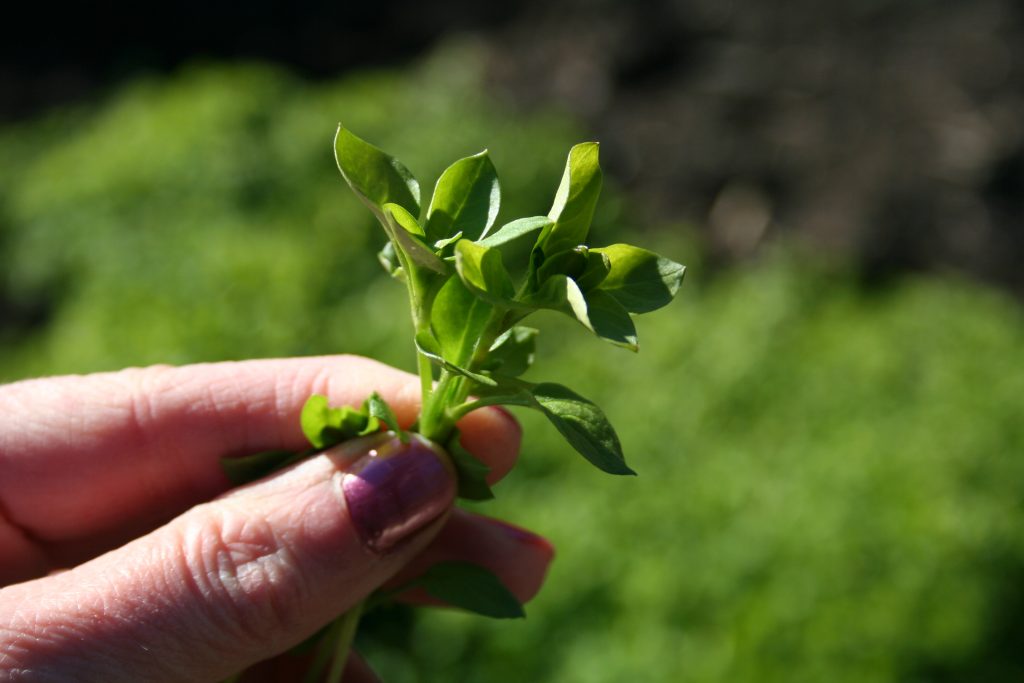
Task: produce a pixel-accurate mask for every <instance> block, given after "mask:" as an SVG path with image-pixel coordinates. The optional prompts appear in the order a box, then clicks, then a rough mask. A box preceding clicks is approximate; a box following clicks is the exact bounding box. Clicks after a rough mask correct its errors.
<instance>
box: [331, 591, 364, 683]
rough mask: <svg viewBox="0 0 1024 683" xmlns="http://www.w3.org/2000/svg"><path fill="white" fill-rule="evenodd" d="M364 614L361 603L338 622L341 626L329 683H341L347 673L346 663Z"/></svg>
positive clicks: (337, 636)
mask: <svg viewBox="0 0 1024 683" xmlns="http://www.w3.org/2000/svg"><path fill="white" fill-rule="evenodd" d="M362 614H363V603H361V602H360V603H359V604H357V605H356V606H355V607H353V608H352V609H350V610H349V611H347V612H345V614H343V615H341V618H340V619H339V620H338V621H339V622H340V625H339V628H338V632H337V635H336V636H335V638H336V640H335V645H334V657H333V658H332V659H331V669H330V671H328V672H327V683H341V676H342V674H344V673H345V663H346V662H347V661H348V655H349V652H350V651H351V650H352V641H353V639H354V638H355V636H356V629H357V628H358V627H359V618H360V617H361V616H362Z"/></svg>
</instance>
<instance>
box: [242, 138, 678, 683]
mask: <svg viewBox="0 0 1024 683" xmlns="http://www.w3.org/2000/svg"><path fill="white" fill-rule="evenodd" d="M334 152H335V158H336V159H337V163H338V168H339V169H340V171H341V175H342V176H343V177H344V179H345V181H346V182H347V183H348V185H349V187H350V188H351V189H352V190H353V191H354V192H355V194H356V196H357V197H359V199H360V200H361V201H362V202H363V203H364V204H365V205H366V206H367V207H368V208H369V210H370V211H371V212H372V213H373V215H374V216H375V217H376V218H377V220H378V222H379V223H380V225H381V227H382V228H383V230H384V233H385V235H386V236H387V242H386V244H385V246H384V248H383V249H382V250H381V251H380V253H379V255H378V257H379V260H380V262H381V264H382V265H383V266H384V268H385V270H386V271H387V272H388V273H390V274H391V276H392V277H394V278H395V279H398V280H400V281H402V282H404V283H405V285H406V287H407V289H408V294H409V303H410V308H411V313H412V322H413V328H414V345H415V349H416V358H417V368H418V371H419V375H420V386H421V392H422V403H421V409H420V415H419V418H418V420H417V421H416V423H415V425H413V427H412V428H411V429H410V430H409V431H413V432H418V433H419V434H421V435H422V436H423V437H425V438H427V439H429V440H431V441H433V442H435V443H437V444H440V445H441V446H443V447H444V449H445V451H446V452H447V453H448V455H449V457H450V459H451V462H452V464H453V467H454V469H455V471H456V474H457V478H458V493H459V496H460V497H462V498H464V499H469V500H486V499H489V498H492V497H493V493H492V492H491V489H490V487H489V486H488V484H487V480H486V477H487V474H488V471H489V470H488V467H487V466H486V465H484V464H483V463H481V462H480V461H479V460H477V459H476V458H475V457H473V456H472V455H471V454H470V453H469V452H467V451H466V450H465V449H464V448H463V447H462V445H461V444H460V441H459V430H458V428H457V427H456V423H457V422H458V420H459V419H461V418H462V417H464V416H465V415H467V414H468V413H470V412H472V411H474V410H477V409H479V408H483V407H485V406H493V405H513V406H522V407H526V408H531V409H534V410H537V411H539V412H541V413H542V414H543V415H544V416H545V417H546V418H547V419H548V420H549V421H550V422H551V424H552V425H554V427H555V428H556V429H557V430H558V432H559V433H560V434H561V435H562V436H563V437H565V439H566V441H567V442H568V443H569V444H570V445H571V446H572V447H573V448H574V449H575V450H576V451H578V452H579V453H580V454H581V455H582V456H583V457H584V458H586V460H587V461H589V462H590V463H591V464H593V465H594V466H596V467H597V468H599V469H601V470H603V471H605V472H608V473H610V474H635V473H634V472H633V470H632V469H630V468H629V466H628V465H627V464H626V460H625V457H624V456H623V453H622V446H621V444H620V442H619V438H618V436H617V435H616V433H615V430H614V429H613V428H612V425H611V423H610V422H609V421H608V418H607V417H606V416H605V414H604V413H603V412H602V411H601V409H600V408H599V407H598V406H597V405H595V404H594V403H593V402H591V401H589V400H587V399H586V398H584V397H582V396H580V395H579V394H577V393H576V392H574V391H572V390H571V389H569V388H567V387H565V386H562V385H560V384H555V383H552V382H536V383H535V382H530V381H526V380H524V379H522V375H523V374H524V373H525V372H526V371H527V370H528V369H529V368H530V367H531V365H532V364H533V361H534V356H535V349H536V343H537V337H538V334H539V332H538V330H537V329H534V328H532V327H527V326H525V325H522V324H521V323H522V321H523V320H524V319H525V318H527V317H528V316H530V315H531V314H532V313H534V312H536V311H540V310H553V311H557V312H559V313H562V314H564V315H567V316H569V317H570V318H572V319H574V320H576V321H577V322H579V323H580V324H581V325H582V326H583V327H584V328H585V329H587V330H588V331H590V332H591V333H592V334H594V335H595V336H596V337H598V338H599V339H601V340H603V341H605V342H608V343H610V344H614V345H615V346H620V347H623V348H626V349H629V350H631V351H637V350H638V348H639V342H638V340H637V332H636V327H635V326H634V324H633V319H632V314H639V313H647V312H649V311H653V310H656V309H658V308H661V307H662V306H665V305H666V304H668V303H669V302H670V301H671V300H672V298H673V297H674V296H675V294H676V292H677V291H678V290H679V287H680V285H681V284H682V280H683V275H684V273H685V271H686V269H685V267H684V266H682V265H680V264H678V263H676V262H674V261H672V260H670V259H667V258H664V257H662V256H659V255H657V254H655V253H653V252H650V251H647V250H646V249H641V248H640V247H635V246H632V245H629V244H612V245H610V246H605V247H592V246H589V245H588V244H587V240H588V235H589V232H590V225H591V221H592V219H593V216H594V211H595V208H596V206H597V201H598V197H599V196H600V193H601V184H602V173H601V167H600V163H599V147H598V144H597V143H596V142H585V143H582V144H578V145H576V146H574V147H573V148H572V149H571V150H570V151H569V158H568V160H567V162H566V165H565V171H564V173H563V175H562V180H561V183H560V184H559V186H558V189H557V190H556V192H555V195H554V201H553V202H552V206H551V210H550V211H548V214H547V215H546V216H528V217H525V218H519V219H516V220H512V221H509V222H506V223H504V224H501V225H499V224H498V223H497V217H498V212H499V208H500V206H501V188H500V184H499V182H498V174H497V171H496V169H495V168H494V164H493V163H492V162H491V159H490V155H489V154H488V152H487V151H486V150H484V151H483V152H480V153H479V154H475V155H472V156H469V157H465V158H463V159H459V160H458V161H456V162H455V163H453V164H452V165H451V166H449V167H448V168H447V169H446V170H445V171H444V172H443V173H442V174H441V176H440V178H439V179H438V181H437V184H436V185H435V187H434V191H433V194H432V196H431V199H430V203H429V205H428V206H427V208H426V210H425V211H424V210H422V209H421V194H420V185H419V182H418V181H417V180H416V178H415V176H413V174H412V173H411V172H410V171H409V169H408V168H406V167H405V166H404V165H403V164H402V163H401V162H399V161H398V160H397V159H395V158H394V157H392V156H390V155H388V154H386V153H385V152H383V151H381V150H380V149H378V148H376V147H374V146H373V145H371V144H370V143H368V142H366V141H364V140H362V139H360V138H358V137H356V136H355V135H354V134H353V133H352V132H350V131H349V130H348V129H346V128H345V127H344V126H340V125H339V127H338V131H337V135H336V136H335V141H334ZM301 424H302V429H303V433H304V434H305V435H306V438H307V439H308V440H309V442H310V448H309V449H307V450H305V451H302V452H300V453H291V452H286V451H271V452H267V453H259V454H256V455H253V456H249V457H246V458H236V459H232V460H227V461H225V462H224V467H225V471H226V472H227V474H228V476H229V477H230V478H231V480H232V482H234V483H236V484H238V483H244V482H246V481H252V480H254V479H257V478H260V477H262V476H265V475H266V474H269V473H270V472H273V471H274V470H276V469H280V468H281V467H285V466H287V465H290V464H292V463H294V462H297V461H298V460H301V459H302V458H304V457H308V456H309V455H312V454H314V453H317V452H319V451H320V450H322V449H325V448H328V447H330V446H333V445H336V444H338V443H341V442H343V441H346V440H349V439H353V438H357V437H360V436H366V435H369V434H373V433H375V432H377V431H380V430H381V429H384V428H386V429H389V430H391V431H393V432H395V433H396V435H397V436H398V437H399V438H401V439H402V440H403V441H405V440H407V439H408V438H409V435H408V433H407V432H405V431H403V430H401V429H400V428H399V425H398V423H397V421H396V420H395V416H394V414H393V412H392V411H391V409H390V407H388V405H387V403H386V402H384V400H383V399H382V398H381V397H380V396H379V395H377V394H376V393H374V394H372V395H371V396H370V397H369V398H368V399H367V400H366V401H365V402H364V403H363V405H362V406H361V407H360V408H359V409H356V408H353V407H349V406H345V407H340V408H332V407H330V406H329V405H328V402H327V399H326V398H325V397H323V396H313V397H311V398H310V399H309V401H308V402H307V403H306V405H305V407H304V408H303V410H302V415H301ZM413 586H416V587H419V588H420V589H423V590H426V591H427V592H428V593H430V594H431V595H433V596H434V597H435V598H438V599H441V600H444V601H445V602H447V603H449V604H452V605H454V606H457V607H462V608H464V609H468V610H470V611H474V612H477V613H479V614H483V615H486V616H491V617H499V618H508V617H517V616H522V615H523V612H522V608H521V606H520V605H519V603H518V602H517V601H516V599H515V597H514V596H513V595H511V593H509V592H508V590H507V589H506V588H505V587H504V586H503V585H502V584H501V582H500V581H498V579H497V578H496V577H494V576H493V575H492V574H491V573H490V572H489V571H487V570H485V569H483V568H481V567H477V566H476V565H467V564H466V563H453V562H449V563H442V564H439V565H436V566H434V567H433V568H431V569H430V570H428V571H427V572H426V573H425V574H424V575H422V576H420V577H419V578H418V579H416V580H415V581H414V582H413V583H412V584H410V585H408V586H404V587H401V588H399V589H396V590H394V591H391V592H390V593H386V594H381V593H378V594H377V595H375V596H374V597H373V598H371V600H370V601H369V602H368V603H367V605H365V607H370V606H373V605H375V604H378V603H380V602H382V601H386V600H388V599H391V598H393V597H394V596H395V595H397V594H398V593H400V592H402V591H403V590H405V589H407V588H410V587H413ZM363 607H364V606H360V607H359V608H358V609H356V610H353V611H352V612H350V613H348V614H346V615H343V616H342V617H340V618H339V620H338V621H336V622H335V624H334V625H333V626H331V627H329V628H327V629H325V631H324V633H325V634H326V635H324V636H322V637H321V638H320V644H319V645H318V646H317V651H318V655H317V657H316V661H317V662H318V664H317V666H315V667H314V668H313V669H312V670H311V671H310V672H309V674H308V676H307V678H308V680H318V677H319V676H321V675H322V673H323V672H324V671H327V667H328V665H329V666H330V669H329V671H330V672H331V673H329V675H328V680H331V681H336V680H338V679H339V677H340V671H341V670H342V668H343V665H344V661H345V657H346V656H347V651H348V643H349V642H350V640H351V637H352V633H353V632H354V629H355V624H356V622H357V621H358V618H359V614H360V612H361V610H362V609H363ZM331 653H333V654H331Z"/></svg>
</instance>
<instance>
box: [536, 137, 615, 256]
mask: <svg viewBox="0 0 1024 683" xmlns="http://www.w3.org/2000/svg"><path fill="white" fill-rule="evenodd" d="M600 194H601V166H600V164H599V162H598V144H597V143H596V142H584V143H582V144H579V145H576V146H574V147H573V148H572V149H571V150H569V159H568V161H566V164H565V172H564V173H563V174H562V182H561V184H560V185H559V186H558V191H557V192H556V193H555V201H554V203H553V204H552V206H551V211H549V212H548V217H549V218H550V219H551V220H552V221H554V225H552V226H551V228H550V229H549V230H547V231H546V233H547V234H546V235H542V236H541V242H540V246H541V248H542V249H543V251H544V253H545V254H557V253H558V252H560V251H564V250H565V249H572V248H573V247H575V246H577V245H580V244H583V243H584V242H586V240H587V233H588V232H589V231H590V222H591V220H592V219H593V217H594V207H595V206H597V198H598V196H599V195H600Z"/></svg>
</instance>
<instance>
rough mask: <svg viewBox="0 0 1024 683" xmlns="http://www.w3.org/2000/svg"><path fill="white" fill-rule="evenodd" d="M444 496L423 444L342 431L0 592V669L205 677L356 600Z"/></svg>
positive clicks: (437, 459) (438, 516) (263, 652)
mask: <svg viewBox="0 0 1024 683" xmlns="http://www.w3.org/2000/svg"><path fill="white" fill-rule="evenodd" d="M454 496H455V483H454V479H453V475H452V472H451V470H450V466H449V465H448V464H447V460H446V458H445V457H444V456H439V454H438V452H437V451H436V450H434V448H433V447H432V446H430V445H429V444H428V442H426V441H424V440H420V439H418V438H416V437H414V438H413V440H412V441H410V442H409V443H408V444H402V443H401V442H399V441H398V440H397V439H394V438H392V437H382V436H378V437H371V438H369V439H361V440H359V441H354V442H348V443H347V444H343V445H342V446H339V447H337V448H335V449H333V450H331V451H328V452H326V453H324V454H322V455H319V456H317V457H314V458H311V459H309V460H307V461H305V462H303V463H301V464H299V465H297V466H296V467H294V468H292V469H290V470H287V471H285V472H283V473H281V474H279V475H277V476H274V477H272V478H270V479H267V480H264V481H261V482H257V483H256V484H252V485H249V486H246V487H244V488H241V489H238V490H236V491H233V492H231V493H229V494H227V495H225V496H223V497H221V498H218V499H216V500H214V501H212V502H210V503H206V504H203V505H200V506H198V507H195V508H193V509H191V510H190V511H188V512H186V513H185V514H183V515H182V516H180V517H178V518H177V519H175V520H173V521H172V522H170V523H169V524H167V525H165V526H163V527H161V528H160V529H157V530H156V531H154V532H152V533H151V534H149V535H147V536H144V537H142V538H139V539H137V540H135V541H133V542H131V543H129V544H128V545H126V546H124V547H122V548H119V549H117V550H115V551H112V552H110V553H107V554H106V555H103V556H101V557H98V558H96V559H94V560H92V561H90V562H87V563H85V564H83V565H81V566H79V567H77V568H75V569H72V570H70V571H67V572H64V573H62V574H58V575H54V576H50V577H47V578H44V579H37V580H35V581H30V582H26V583H22V584H18V585H15V586H9V587H7V588H5V589H3V590H2V591H0V678H4V673H5V672H7V673H21V674H22V675H28V676H29V677H32V676H33V675H35V676H37V677H38V678H40V679H41V680H76V681H128V680H131V681H138V680H146V681H183V680H188V681H204V680H210V681H215V680H218V679H220V678H223V677H225V676H227V675H229V674H231V673H233V672H234V671H238V670H239V669H241V668H243V667H245V666H247V665H248V664H251V663H253V662H255V661H258V660H261V659H265V658H267V657H270V656H272V655H274V654H277V653H279V652H282V651H284V650H286V649H288V648H289V647H291V646H293V645H295V644H297V643H299V642H301V641H302V640H303V639H305V638H307V637H308V636H310V635H312V634H313V633H315V632H316V631H317V630H318V629H319V628H320V627H322V626H323V625H324V624H325V623H327V622H328V621H330V620H331V619H332V618H334V617H336V616H337V615H339V614H341V613H342V612H344V611H345V610H348V609H349V608H351V607H353V606H354V605H355V604H357V603H358V602H359V601H360V600H362V599H363V598H365V597H366V596H367V595H368V594H369V593H370V592H371V591H373V590H374V589H375V588H376V587H377V586H379V585H380V584H381V583H382V582H384V581H385V580H387V579H388V578H389V577H391V576H392V575H393V574H394V573H395V572H396V571H397V570H398V569H400V568H401V567H402V565H404V564H405V563H406V562H408V561H409V560H410V559H411V558H412V557H413V556H414V555H415V554H416V553H418V552H419V551H420V550H422V549H423V547H424V546H425V545H426V544H427V543H428V542H429V540H430V539H431V538H432V537H433V536H434V535H435V534H436V532H437V531H438V530H439V529H440V527H441V525H442V524H443V523H444V518H446V517H447V513H448V511H449V510H450V509H451V506H452V501H453V500H454Z"/></svg>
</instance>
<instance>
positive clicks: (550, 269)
mask: <svg viewBox="0 0 1024 683" xmlns="http://www.w3.org/2000/svg"><path fill="white" fill-rule="evenodd" d="M587 251H588V250H587V248H586V247H585V246H577V247H573V248H572V249H566V250H564V251H560V252H558V253H557V254H552V255H551V256H548V257H546V258H545V259H544V261H543V262H542V263H541V266H540V268H538V269H537V281H538V282H546V281H547V280H548V279H549V278H551V276H553V275H568V276H569V277H571V278H573V279H575V278H576V276H578V275H579V274H581V273H582V272H583V269H584V268H586V266H587Z"/></svg>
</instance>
